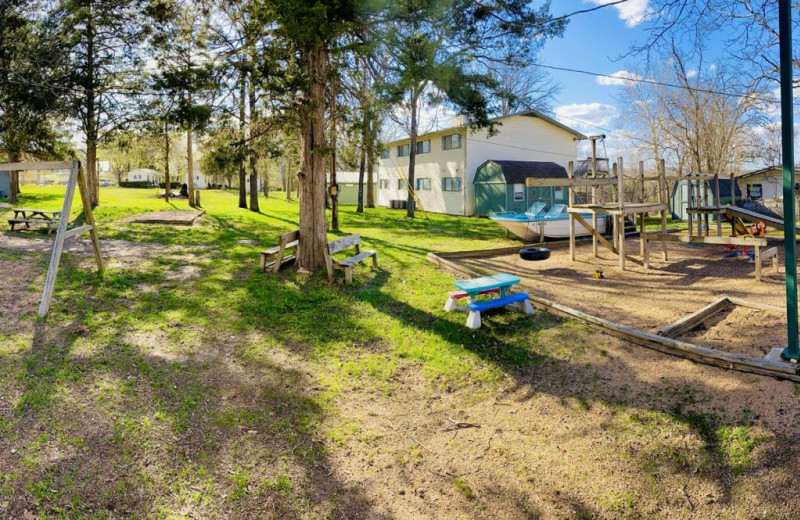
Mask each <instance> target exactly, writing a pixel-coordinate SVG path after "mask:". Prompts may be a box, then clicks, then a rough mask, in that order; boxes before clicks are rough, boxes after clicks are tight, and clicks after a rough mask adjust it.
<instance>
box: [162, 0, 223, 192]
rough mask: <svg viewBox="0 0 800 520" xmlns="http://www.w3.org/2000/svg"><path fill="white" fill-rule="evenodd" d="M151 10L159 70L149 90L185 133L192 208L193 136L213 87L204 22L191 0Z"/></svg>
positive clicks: (203, 117) (169, 119)
mask: <svg viewBox="0 0 800 520" xmlns="http://www.w3.org/2000/svg"><path fill="white" fill-rule="evenodd" d="M152 9H153V12H154V13H155V15H154V18H155V20H156V22H158V24H159V27H160V30H159V31H158V32H155V33H154V34H153V38H152V44H153V47H154V50H155V62H156V64H157V66H158V71H157V73H156V74H155V77H154V80H153V83H152V86H153V90H154V91H155V94H156V95H161V96H166V97H168V98H169V103H167V104H166V105H164V104H162V106H169V107H170V110H169V111H168V113H166V114H165V117H166V120H167V122H168V123H171V124H172V125H174V126H175V127H177V128H178V129H180V130H181V131H183V132H185V133H186V155H187V157H186V159H187V166H186V172H187V175H186V178H187V188H188V193H189V205H190V206H192V207H194V206H195V200H194V157H193V144H194V142H193V135H194V134H195V133H196V132H198V131H201V130H202V129H203V128H204V127H205V126H206V125H207V124H208V121H209V119H210V118H211V106H210V104H209V103H204V102H203V101H204V98H206V97H207V95H208V93H209V91H211V90H212V87H213V83H212V69H211V67H210V61H209V58H208V56H207V55H206V53H205V50H206V39H207V31H206V23H205V18H204V16H203V14H202V12H201V10H200V8H199V6H198V5H196V4H195V3H194V2H193V1H192V0H185V1H183V2H180V1H178V2H169V3H166V2H164V1H163V0H157V3H154V4H153V7H152Z"/></svg>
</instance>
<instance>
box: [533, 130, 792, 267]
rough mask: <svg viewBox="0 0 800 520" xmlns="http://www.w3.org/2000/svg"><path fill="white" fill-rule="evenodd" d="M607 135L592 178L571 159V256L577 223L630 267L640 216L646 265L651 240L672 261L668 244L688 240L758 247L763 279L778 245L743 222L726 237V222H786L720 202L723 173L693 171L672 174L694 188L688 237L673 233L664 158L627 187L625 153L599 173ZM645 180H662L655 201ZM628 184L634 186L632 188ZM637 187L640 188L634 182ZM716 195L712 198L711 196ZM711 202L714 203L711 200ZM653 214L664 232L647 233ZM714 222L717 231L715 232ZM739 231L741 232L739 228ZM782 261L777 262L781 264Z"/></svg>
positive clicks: (756, 257) (543, 183)
mask: <svg viewBox="0 0 800 520" xmlns="http://www.w3.org/2000/svg"><path fill="white" fill-rule="evenodd" d="M600 137H602V136H597V137H592V138H591V139H592V163H591V170H590V173H589V175H588V176H586V177H577V176H575V175H574V168H573V163H572V162H570V163H569V166H568V168H567V176H568V185H569V195H568V202H569V206H568V208H567V212H568V213H569V216H570V222H569V227H570V229H569V246H570V247H569V256H570V260H573V261H574V260H575V247H576V242H575V225H576V223H577V224H578V225H581V226H583V227H584V228H586V229H587V230H588V231H589V232H590V233H591V236H592V253H593V255H594V256H595V257H597V256H598V245H599V244H602V245H603V246H605V247H606V248H607V249H608V250H609V251H611V252H612V253H614V254H615V255H617V256H618V258H619V268H620V269H621V270H625V254H624V252H625V236H626V230H625V220H626V218H632V219H633V220H634V221H636V220H638V224H639V225H638V227H639V245H640V247H639V250H640V255H641V257H642V262H643V265H644V267H645V269H648V268H649V267H650V248H649V243H650V242H660V243H661V252H662V255H663V260H664V261H667V260H668V258H669V253H668V250H667V244H668V243H669V242H683V243H692V244H719V245H727V246H732V247H742V248H743V249H744V250H745V251H748V248H751V249H752V250H753V255H752V256H753V261H754V263H755V275H756V280H757V281H761V274H762V267H763V266H762V263H763V262H764V261H765V260H768V259H770V258H776V256H777V249H775V248H771V249H768V250H766V251H762V248H765V247H767V239H766V238H765V237H763V236H761V235H762V234H760V233H755V232H753V231H752V230H751V229H750V228H748V227H747V226H744V224H742V225H741V226H739V227H738V228H737V227H736V226H734V233H733V235H731V236H724V235H723V231H722V220H723V218H728V219H729V220H731V221H734V222H736V221H737V219H743V220H746V221H749V222H760V223H762V225H764V226H770V227H775V228H777V229H782V228H783V221H782V220H780V219H776V218H773V217H770V216H767V215H762V214H759V213H757V212H754V211H749V210H747V209H744V208H738V207H736V206H731V205H727V204H721V203H720V189H719V181H720V178H719V174H689V175H684V176H678V177H671V179H672V180H675V181H686V182H688V183H689V189H688V192H689V194H690V195H691V196H690V198H689V200H688V207H687V208H686V210H687V213H688V215H689V219H688V231H689V233H688V234H687V235H683V234H677V233H669V232H668V231H667V211H668V209H669V204H668V193H667V191H668V190H667V178H666V173H665V171H666V170H665V165H664V161H663V160H662V161H660V163H659V164H658V171H657V173H656V175H654V176H645V174H644V164H643V163H641V162H640V163H639V168H638V175H637V176H636V177H634V180H635V182H634V185H636V184H638V187H639V189H638V190H637V189H630V186H627V187H626V184H625V176H624V174H623V160H622V157H618V158H617V162H615V163H614V164H613V165H612V167H611V171H610V172H609V174H605V173H604V172H603V173H601V174H599V172H598V171H597V159H596V157H595V139H598V138H600ZM645 182H655V183H656V184H657V190H656V192H657V195H656V200H655V201H648V200H647V197H646V194H645V190H644V185H645ZM709 182H711V183H714V185H715V187H716V189H713V190H709V189H708V185H709V184H708V183H709ZM562 184H564V181H563V179H531V178H529V179H526V185H527V186H537V187H539V186H551V185H562ZM626 188H628V189H626ZM634 188H635V186H634ZM626 194H628V195H630V194H633V195H634V198H635V199H636V200H634V201H628V200H626ZM710 194H711V195H713V196H712V197H709V195H710ZM709 200H710V201H711V203H710V204H708V203H706V201H709ZM648 213H650V214H653V213H657V214H659V215H660V217H661V219H660V220H661V229H660V230H659V231H658V232H646V231H645V229H644V220H645V216H646V215H647V214H648ZM587 214H590V215H591V220H589V219H587V218H584V217H585V216H586V215H587ZM599 215H604V216H605V219H606V221H611V222H612V224H613V226H612V239H611V241H609V240H608V239H607V238H606V237H605V236H603V233H601V230H600V229H599V228H598V216H599ZM712 224H714V227H715V233H714V234H712V233H711V229H712ZM737 229H739V232H738V233H736V230H737ZM776 262H777V261H776V260H774V261H773V264H774V265H776Z"/></svg>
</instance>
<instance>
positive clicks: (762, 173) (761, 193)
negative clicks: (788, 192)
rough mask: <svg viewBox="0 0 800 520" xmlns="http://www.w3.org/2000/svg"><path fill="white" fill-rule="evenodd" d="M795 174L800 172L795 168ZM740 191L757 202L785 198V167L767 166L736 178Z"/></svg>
mask: <svg viewBox="0 0 800 520" xmlns="http://www.w3.org/2000/svg"><path fill="white" fill-rule="evenodd" d="M795 174H796V175H797V174H800V170H799V169H797V168H795ZM736 183H737V184H739V189H740V190H742V194H743V195H744V196H745V197H750V198H752V199H756V200H764V199H782V198H783V167H782V166H781V165H776V166H767V167H766V168H762V169H760V170H754V171H751V172H747V173H745V174H743V175H740V176H738V177H737V178H736Z"/></svg>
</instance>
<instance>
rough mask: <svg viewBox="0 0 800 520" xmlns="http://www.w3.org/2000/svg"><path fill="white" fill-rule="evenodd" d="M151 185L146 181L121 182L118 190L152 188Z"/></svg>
mask: <svg viewBox="0 0 800 520" xmlns="http://www.w3.org/2000/svg"><path fill="white" fill-rule="evenodd" d="M153 186H154V184H153V183H151V182H148V181H123V182H120V183H119V187H120V188H152V187H153Z"/></svg>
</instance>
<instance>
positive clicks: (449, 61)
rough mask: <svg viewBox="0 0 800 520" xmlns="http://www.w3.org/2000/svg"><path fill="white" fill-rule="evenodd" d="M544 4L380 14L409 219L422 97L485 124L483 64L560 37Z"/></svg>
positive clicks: (399, 5)
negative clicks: (400, 122) (399, 113)
mask: <svg viewBox="0 0 800 520" xmlns="http://www.w3.org/2000/svg"><path fill="white" fill-rule="evenodd" d="M549 7H550V5H549V2H545V3H544V5H542V6H541V7H540V8H534V7H532V6H531V4H530V3H529V2H527V1H525V0H489V1H486V2H471V1H468V0H440V1H428V0H397V1H395V2H391V3H390V4H389V7H388V9H387V15H388V16H387V19H388V20H389V21H388V23H387V27H386V29H387V30H386V36H385V37H384V38H382V42H383V44H384V47H383V50H382V54H383V55H384V56H385V57H386V58H385V61H384V62H383V70H382V71H381V72H382V77H383V78H384V80H385V81H384V82H383V89H382V90H383V92H384V93H385V95H386V99H387V100H388V101H389V102H390V103H392V104H395V105H402V106H404V107H406V108H407V109H408V112H409V113H410V122H409V126H408V130H409V134H410V139H411V144H410V150H409V163H408V164H409V166H408V178H407V181H408V184H409V187H408V201H407V216H408V217H413V216H414V209H415V208H414V205H415V199H414V194H413V191H414V170H415V163H416V156H417V150H416V147H417V135H418V126H419V110H420V107H421V106H422V101H423V100H424V98H425V97H427V98H429V99H433V101H434V102H439V101H443V102H446V103H449V104H450V105H452V106H453V107H455V108H456V109H457V110H458V111H459V112H461V113H462V114H464V115H466V116H468V117H469V119H470V120H471V124H472V125H473V127H477V128H480V127H484V128H485V127H489V128H490V131H492V128H493V127H492V124H491V123H490V120H489V119H490V114H491V113H492V112H493V111H494V108H493V107H492V106H490V99H491V94H492V93H494V92H496V91H497V87H498V83H497V81H496V80H495V78H493V77H492V74H491V73H490V71H489V69H488V66H489V65H490V64H496V63H506V64H524V63H525V62H526V60H528V59H529V58H530V55H529V52H530V49H531V45H530V43H529V42H533V41H542V40H543V39H546V38H549V37H552V36H557V35H560V34H561V33H562V32H563V30H564V26H565V21H564V20H553V19H552V17H551V16H550V14H549Z"/></svg>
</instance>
